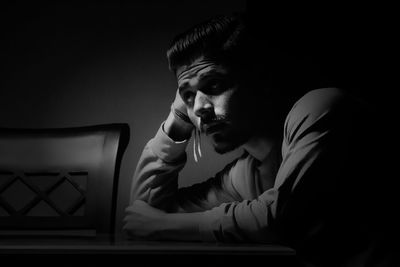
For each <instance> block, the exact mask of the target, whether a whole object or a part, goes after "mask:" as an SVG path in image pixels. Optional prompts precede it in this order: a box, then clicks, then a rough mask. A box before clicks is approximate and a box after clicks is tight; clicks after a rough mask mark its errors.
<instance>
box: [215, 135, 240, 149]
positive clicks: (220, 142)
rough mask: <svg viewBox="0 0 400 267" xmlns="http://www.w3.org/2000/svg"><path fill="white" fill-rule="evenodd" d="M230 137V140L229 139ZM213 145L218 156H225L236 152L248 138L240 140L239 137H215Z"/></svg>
mask: <svg viewBox="0 0 400 267" xmlns="http://www.w3.org/2000/svg"><path fill="white" fill-rule="evenodd" d="M229 137H230V138H229ZM211 139H212V145H213V147H214V150H215V152H217V153H218V154H225V153H228V152H231V151H233V150H235V149H236V148H238V147H240V146H241V145H243V144H244V143H245V142H246V140H247V138H243V136H242V137H241V138H238V136H221V135H215V136H213V137H212V138H211Z"/></svg>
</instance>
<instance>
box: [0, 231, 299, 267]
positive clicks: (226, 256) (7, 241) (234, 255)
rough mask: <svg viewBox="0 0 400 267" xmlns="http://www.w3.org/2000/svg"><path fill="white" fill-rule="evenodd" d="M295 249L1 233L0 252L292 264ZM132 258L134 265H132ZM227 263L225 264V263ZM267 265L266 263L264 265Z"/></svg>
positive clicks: (76, 259)
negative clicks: (17, 235) (27, 236)
mask: <svg viewBox="0 0 400 267" xmlns="http://www.w3.org/2000/svg"><path fill="white" fill-rule="evenodd" d="M295 256H296V253H295V251H294V250H293V249H291V248H289V247H285V246H282V245H278V244H221V243H203V242H170V241H168V242H167V241H157V242H155V241H131V240H127V239H124V238H115V237H113V238H110V237H100V238H99V237H96V238H49V237H45V238H37V237H35V238H32V237H30V238H26V237H15V238H9V237H6V238H1V237H0V257H1V258H2V259H4V260H9V261H10V262H14V264H13V265H14V266H15V263H16V264H21V265H24V266H27V265H26V264H28V265H29V266H32V264H35V263H37V265H38V266H50V265H51V266H85V267H88V266H97V265H98V263H102V264H104V263H108V265H111V266H113V267H114V266H160V264H161V265H162V266H166V265H168V266H183V265H185V266H190V267H192V266H204V267H205V266H214V265H215V266H217V265H223V266H229V265H234V266H235V265H236V266H246V265H249V264H255V265H259V264H260V263H259V262H260V261H264V262H268V263H269V264H268V266H294V264H295V263H296V257H295ZM133 263H134V264H133ZM227 264H229V265H227ZM265 266H267V265H265Z"/></svg>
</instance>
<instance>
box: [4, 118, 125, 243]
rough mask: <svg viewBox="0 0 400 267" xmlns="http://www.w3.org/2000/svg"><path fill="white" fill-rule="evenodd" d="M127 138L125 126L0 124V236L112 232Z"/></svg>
mask: <svg viewBox="0 0 400 267" xmlns="http://www.w3.org/2000/svg"><path fill="white" fill-rule="evenodd" d="M129 136H130V135H129V126H128V125H127V124H104V125H95V126H86V127H73V128H57V129H9V128H0V230H1V233H0V234H7V233H14V232H18V233H19V232H23V233H41V234H45V235H48V234H49V233H50V235H51V234H55V235H59V234H61V235H69V234H72V235H76V234H78V235H80V234H82V235H89V236H91V235H97V234H111V233H114V224H115V213H116V201H117V188H118V176H119V169H120V163H121V159H122V156H123V153H124V151H125V148H126V147H127V144H128V142H129ZM21 230H22V231H21Z"/></svg>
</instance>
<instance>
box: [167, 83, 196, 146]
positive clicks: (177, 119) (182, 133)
mask: <svg viewBox="0 0 400 267" xmlns="http://www.w3.org/2000/svg"><path fill="white" fill-rule="evenodd" d="M193 128H194V125H193V124H192V123H191V121H190V119H189V116H188V113H187V107H186V104H185V102H183V100H182V98H181V96H180V94H179V91H177V92H176V95H175V100H174V102H173V103H172V106H171V112H170V113H169V116H168V118H167V120H166V121H165V124H164V131H165V133H166V134H167V135H168V136H169V137H171V138H172V139H173V140H175V141H183V140H186V139H188V138H190V136H191V134H192V131H193Z"/></svg>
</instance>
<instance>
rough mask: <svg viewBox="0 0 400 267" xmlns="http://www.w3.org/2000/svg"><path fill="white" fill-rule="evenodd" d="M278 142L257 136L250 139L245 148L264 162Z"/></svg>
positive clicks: (274, 139)
mask: <svg viewBox="0 0 400 267" xmlns="http://www.w3.org/2000/svg"><path fill="white" fill-rule="evenodd" d="M277 142H278V139H276V138H270V137H266V136H262V135H255V136H253V137H252V138H250V139H249V141H247V142H246V143H245V144H244V145H243V148H244V149H245V150H246V151H247V152H248V153H249V154H250V155H252V156H253V157H255V158H256V159H257V160H259V161H263V160H265V159H266V158H267V156H268V155H269V154H270V152H271V150H272V148H273V146H274V145H275V144H276V143H277Z"/></svg>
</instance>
